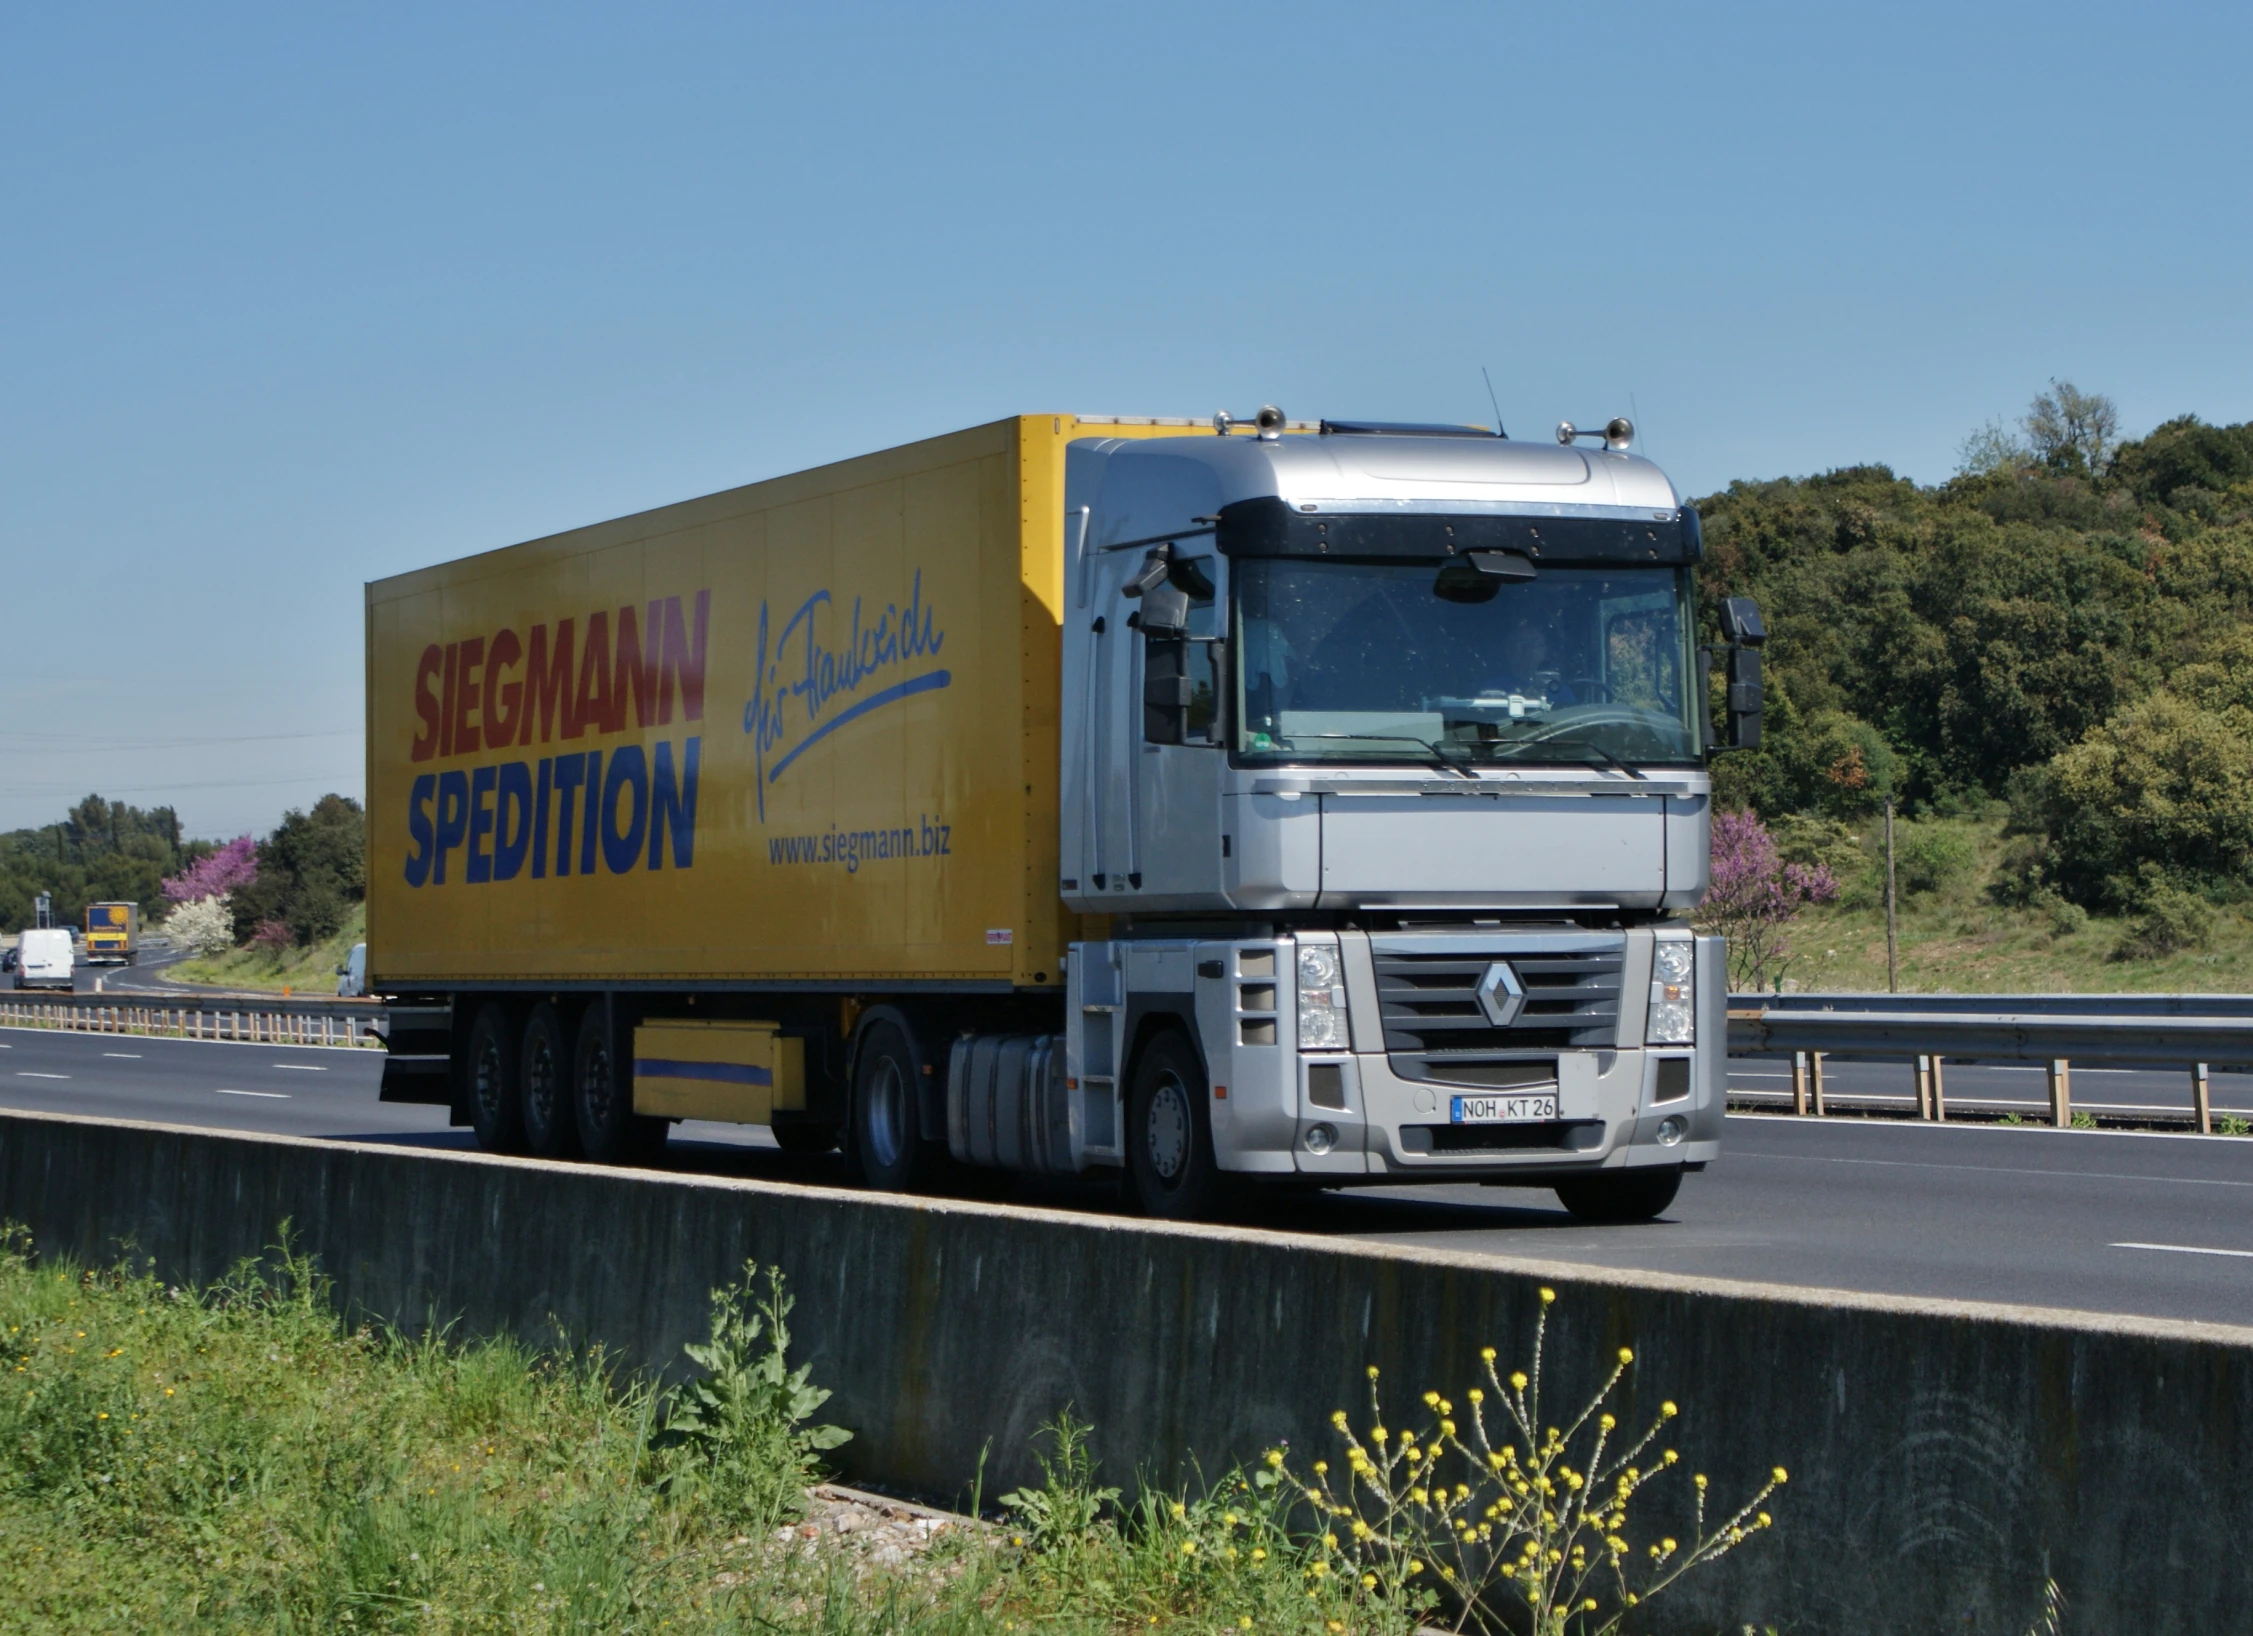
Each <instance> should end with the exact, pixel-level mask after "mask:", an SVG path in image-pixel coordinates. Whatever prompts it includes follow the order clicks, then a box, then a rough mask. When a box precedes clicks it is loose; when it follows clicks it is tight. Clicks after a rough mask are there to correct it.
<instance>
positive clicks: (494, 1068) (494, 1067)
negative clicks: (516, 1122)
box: [476, 1040, 501, 1123]
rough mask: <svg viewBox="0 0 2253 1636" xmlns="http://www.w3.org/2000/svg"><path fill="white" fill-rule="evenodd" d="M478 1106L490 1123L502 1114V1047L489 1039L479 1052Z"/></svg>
mask: <svg viewBox="0 0 2253 1636" xmlns="http://www.w3.org/2000/svg"><path fill="white" fill-rule="evenodd" d="M476 1075H477V1106H478V1109H479V1111H480V1112H482V1113H483V1114H484V1115H485V1117H486V1120H487V1121H488V1122H489V1123H490V1122H493V1121H497V1120H498V1119H499V1118H500V1116H501V1048H500V1046H499V1045H498V1044H497V1043H495V1042H494V1041H492V1040H487V1041H486V1042H485V1044H484V1045H483V1047H482V1048H480V1049H479V1051H478V1053H477V1068H476Z"/></svg>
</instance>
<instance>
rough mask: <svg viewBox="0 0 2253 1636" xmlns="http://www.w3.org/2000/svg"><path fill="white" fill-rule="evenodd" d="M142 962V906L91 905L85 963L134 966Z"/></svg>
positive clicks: (89, 907) (128, 904) (132, 904)
mask: <svg viewBox="0 0 2253 1636" xmlns="http://www.w3.org/2000/svg"><path fill="white" fill-rule="evenodd" d="M140 959H141V906H140V905H139V904H138V903H89V904H88V905H87V906H86V963H87V964H88V965H90V966H132V965H138V964H139V963H140Z"/></svg>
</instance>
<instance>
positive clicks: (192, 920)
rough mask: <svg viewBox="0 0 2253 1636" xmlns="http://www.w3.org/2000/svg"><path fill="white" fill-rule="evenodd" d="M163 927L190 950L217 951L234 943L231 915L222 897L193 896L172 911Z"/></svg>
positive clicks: (195, 951)
mask: <svg viewBox="0 0 2253 1636" xmlns="http://www.w3.org/2000/svg"><path fill="white" fill-rule="evenodd" d="M164 929H165V931H166V932H167V933H168V934H169V935H170V936H171V938H172V941H173V942H174V943H175V944H177V945H178V946H179V947H181V948H183V949H186V950H187V951H188V952H189V953H190V954H219V953H222V952H223V951H225V950H226V949H228V948H231V947H232V946H233V944H234V941H235V916H234V912H233V911H232V910H230V909H229V908H228V907H227V900H226V899H225V898H220V897H201V898H194V899H191V900H190V901H188V902H186V903H183V904H181V905H180V906H179V907H178V908H176V909H174V910H173V911H172V913H171V915H170V916H169V917H168V918H167V919H166V920H165V923H164Z"/></svg>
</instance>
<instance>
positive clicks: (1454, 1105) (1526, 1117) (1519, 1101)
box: [1447, 1091, 1557, 1125]
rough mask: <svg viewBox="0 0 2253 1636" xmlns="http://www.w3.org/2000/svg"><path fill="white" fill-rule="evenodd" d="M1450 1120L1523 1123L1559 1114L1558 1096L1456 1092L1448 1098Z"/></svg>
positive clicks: (1505, 1123)
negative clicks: (1460, 1093)
mask: <svg viewBox="0 0 2253 1636" xmlns="http://www.w3.org/2000/svg"><path fill="white" fill-rule="evenodd" d="M1447 1117H1448V1121H1449V1122H1450V1123H1451V1124H1457V1125H1522V1124H1530V1123H1532V1122H1534V1121H1536V1120H1541V1119H1554V1118H1556V1117H1557V1096H1556V1093H1555V1092H1554V1091H1552V1092H1550V1093H1549V1094H1548V1095H1546V1096H1457V1097H1451V1098H1449V1105H1448V1114H1447Z"/></svg>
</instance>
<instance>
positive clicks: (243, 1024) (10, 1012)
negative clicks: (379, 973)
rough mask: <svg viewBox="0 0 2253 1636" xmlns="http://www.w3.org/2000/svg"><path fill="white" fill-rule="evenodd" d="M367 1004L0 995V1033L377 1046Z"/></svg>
mask: <svg viewBox="0 0 2253 1636" xmlns="http://www.w3.org/2000/svg"><path fill="white" fill-rule="evenodd" d="M383 1020H384V1013H383V1007H381V1006H380V1005H375V1004H372V1003H366V1002H359V1001H352V1000H337V999H316V1000H299V999H283V998H282V997H281V996H279V995H276V996H273V997H272V998H266V997H249V996H241V995H221V994H142V995H126V994H48V995H39V996H37V997H34V996H33V995H31V994H28V993H22V992H18V993H0V1028H52V1029H60V1030H64V1031H66V1032H69V1033H77V1034H142V1035H154V1036H158V1037H162V1038H172V1039H190V1040H231V1041H240V1042H242V1043H246V1044H253V1045H298V1046H337V1047H353V1046H359V1047H368V1046H377V1047H380V1046H381V1045H382V1043H383V1041H382V1039H381V1038H380V1037H379V1035H378V1032H377V1031H378V1029H379V1028H380V1027H381V1025H382V1023H383Z"/></svg>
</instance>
